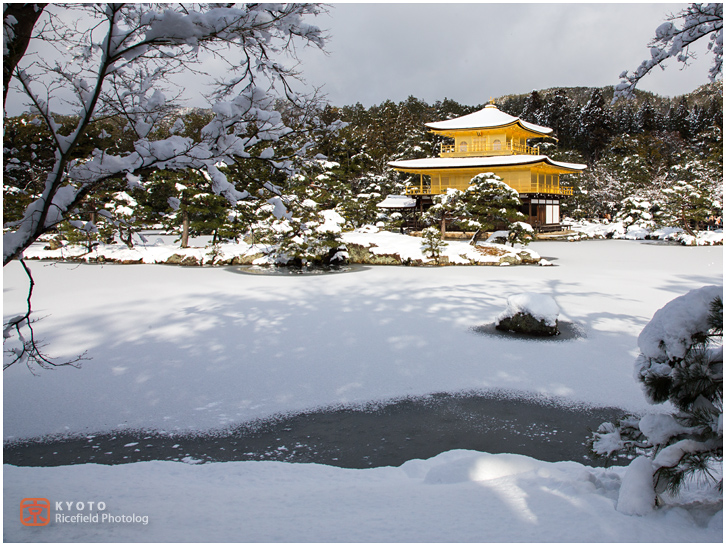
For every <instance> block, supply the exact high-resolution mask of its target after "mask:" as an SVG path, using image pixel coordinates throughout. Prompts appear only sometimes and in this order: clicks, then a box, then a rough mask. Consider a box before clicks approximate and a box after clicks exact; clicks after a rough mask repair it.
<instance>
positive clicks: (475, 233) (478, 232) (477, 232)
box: [469, 228, 481, 246]
mask: <svg viewBox="0 0 726 546" xmlns="http://www.w3.org/2000/svg"><path fill="white" fill-rule="evenodd" d="M480 235H481V228H479V229H477V230H476V231H475V232H474V235H473V236H472V237H471V241H469V244H470V245H471V246H476V242H477V241H478V240H479V236H480Z"/></svg>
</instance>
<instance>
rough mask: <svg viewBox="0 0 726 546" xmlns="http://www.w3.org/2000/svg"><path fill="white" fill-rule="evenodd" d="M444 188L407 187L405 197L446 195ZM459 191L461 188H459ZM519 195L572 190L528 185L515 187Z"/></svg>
mask: <svg viewBox="0 0 726 546" xmlns="http://www.w3.org/2000/svg"><path fill="white" fill-rule="evenodd" d="M446 189H447V187H446V186H438V185H436V186H434V187H431V186H430V185H428V184H426V185H423V186H422V185H418V186H408V187H407V188H406V195H440V194H443V193H446ZM459 189H461V188H459ZM514 189H515V190H517V192H519V193H548V194H552V195H572V188H569V187H563V186H546V185H544V184H530V185H529V186H528V187H527V188H519V187H515V188H514Z"/></svg>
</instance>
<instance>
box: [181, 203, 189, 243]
mask: <svg viewBox="0 0 726 546" xmlns="http://www.w3.org/2000/svg"><path fill="white" fill-rule="evenodd" d="M181 247H182V248H189V213H188V212H187V211H186V210H183V211H182V236H181Z"/></svg>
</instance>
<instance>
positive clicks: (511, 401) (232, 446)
mask: <svg viewBox="0 0 726 546" xmlns="http://www.w3.org/2000/svg"><path fill="white" fill-rule="evenodd" d="M621 415H622V410H618V409H616V408H584V407H574V408H573V407H567V406H563V405H559V404H557V403H556V402H553V401H551V400H546V399H541V400H530V399H521V398H512V397H507V396H504V395H492V394H458V395H452V394H443V393H442V394H434V395H430V396H425V397H420V398H407V399H402V400H396V401H392V402H388V403H381V404H376V405H368V406H365V407H346V408H332V409H320V410H315V411H310V412H306V413H301V414H295V415H286V416H280V417H277V418H274V419H269V420H263V421H256V422H253V423H248V424H244V425H241V426H238V427H236V428H233V429H229V430H226V431H216V432H214V433H212V434H196V435H189V434H186V435H169V434H159V433H154V432H144V431H123V432H113V433H105V434H96V435H87V436H80V437H73V438H53V439H51V438H47V439H40V440H33V441H26V442H23V443H15V444H6V445H5V446H4V450H3V451H4V453H3V455H4V462H5V463H9V464H13V465H21V466H57V465H68V464H83V463H100V464H123V463H130V462H136V461H151V460H172V461H185V462H191V463H203V462H213V461H263V460H264V461H288V462H301V463H308V462H311V463H322V464H328V465H333V466H339V467H345V468H369V467H377V466H398V465H400V464H402V463H404V462H405V461H407V460H410V459H426V458H429V457H433V456H435V455H438V454H439V453H441V452H443V451H448V450H451V449H472V450H477V451H484V452H488V453H518V454H521V455H528V456H531V457H535V458H537V459H539V460H543V461H561V460H568V461H578V462H582V463H585V464H589V465H597V464H599V462H598V461H595V460H592V459H591V458H590V457H589V456H588V453H587V449H586V447H585V440H586V438H587V437H588V435H589V433H590V430H594V429H596V428H597V427H598V425H600V423H602V422H604V421H611V420H614V419H617V418H618V417H620V416H621ZM626 463H627V461H624V462H623V464H626Z"/></svg>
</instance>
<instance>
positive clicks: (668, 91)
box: [7, 2, 712, 115]
mask: <svg viewBox="0 0 726 546" xmlns="http://www.w3.org/2000/svg"><path fill="white" fill-rule="evenodd" d="M686 5H687V4H656V3H644V4H633V3H622V4H618V3H603V4H594V3H564V4H563V3H560V4H548V3H531V4H525V3H511V2H510V3H507V4H502V3H465V4H431V3H428V4H426V3H424V4H421V3H405V4H388V3H381V4H371V3H342V4H340V3H338V4H333V5H331V6H330V9H329V13H327V14H324V15H321V16H319V17H317V18H315V19H311V20H310V22H311V23H313V24H316V25H318V26H319V27H321V28H323V29H325V30H326V31H327V33H328V34H329V37H330V38H329V41H328V45H327V47H326V49H327V55H326V54H324V53H323V52H321V51H320V50H318V49H313V48H306V49H302V50H301V51H300V59H301V61H302V64H301V66H300V67H299V69H300V70H301V71H302V73H303V76H304V78H305V80H306V81H307V84H308V85H309V86H315V87H322V90H323V92H324V93H325V94H326V95H327V98H328V100H329V101H330V102H331V103H332V104H334V105H338V106H343V105H348V104H355V103H357V102H360V103H362V104H363V105H364V106H366V107H368V106H371V105H373V104H380V103H381V102H383V101H385V100H387V99H391V100H393V101H395V102H399V101H402V100H405V99H406V98H407V97H408V96H410V95H413V96H415V97H417V98H419V99H422V100H425V101H426V102H428V103H433V102H435V101H437V100H443V99H444V98H449V99H453V100H456V101H458V102H460V103H462V104H466V105H476V104H482V103H485V102H487V101H488V100H489V98H490V97H495V98H496V97H499V96H502V95H505V94H519V93H529V92H531V91H532V90H534V89H547V88H549V87H575V86H583V87H601V86H605V85H615V84H617V83H618V82H619V77H618V76H619V75H620V73H621V72H622V71H623V70H626V69H627V70H631V71H632V70H634V69H635V68H637V67H638V65H639V64H640V63H641V61H642V60H643V59H645V58H646V57H648V56H649V48H648V47H647V45H648V43H649V42H650V40H651V39H652V37H653V35H654V33H655V29H656V28H657V27H658V26H659V25H660V24H661V23H662V22H663V21H665V20H666V18H667V16H668V14H670V13H677V12H679V11H680V10H682V9H683V8H684V7H685V6H686ZM697 45H698V47H696V48H695V50H694V51H695V52H696V53H697V54H698V57H699V58H698V60H697V61H694V62H693V63H692V65H691V66H690V67H688V68H687V69H685V70H682V69H681V65H680V63H677V62H675V61H670V62H668V63H667V66H668V68H667V70H665V71H661V70H660V69H657V68H656V69H655V70H654V71H653V72H652V73H651V74H650V75H648V76H646V78H645V79H644V80H642V82H641V84H640V85H639V88H640V89H643V90H647V91H652V92H654V93H657V94H659V95H664V96H671V97H672V96H677V95H680V94H684V93H688V92H690V91H693V90H694V89H696V88H697V87H698V86H700V85H703V84H704V83H707V82H708V68H709V67H710V64H711V60H712V56H711V55H709V54H708V53H707V52H706V47H705V46H706V44H705V43H704V44H697ZM214 67H215V64H214V63H209V65H207V66H205V69H209V71H210V73H211V74H212V75H214V76H220V75H221V74H214V73H213V70H214ZM181 81H183V83H184V85H185V86H187V90H186V94H185V97H186V99H187V100H186V105H187V106H200V107H206V106H208V103H207V102H206V101H205V100H204V99H203V92H204V87H203V85H202V83H203V79H202V78H199V77H193V78H189V77H186V78H183V79H181ZM25 109H26V108H25V107H23V105H22V102H21V101H20V100H18V98H17V95H15V96H13V94H12V93H11V95H10V96H9V99H8V103H7V112H8V114H9V115H16V114H19V113H21V112H22V111H23V110H25Z"/></svg>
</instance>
